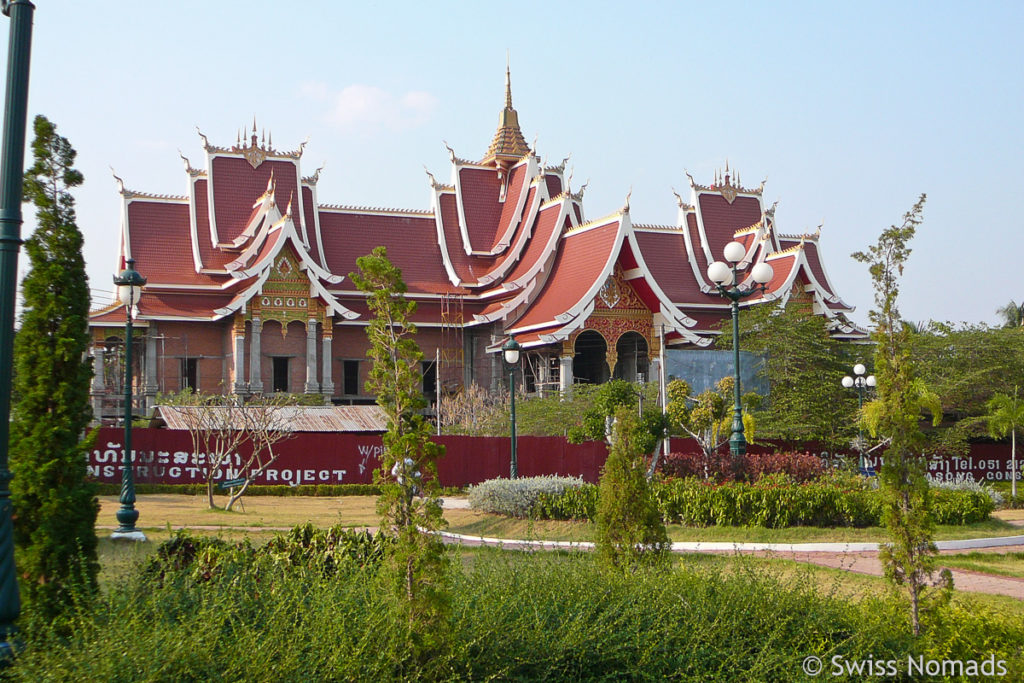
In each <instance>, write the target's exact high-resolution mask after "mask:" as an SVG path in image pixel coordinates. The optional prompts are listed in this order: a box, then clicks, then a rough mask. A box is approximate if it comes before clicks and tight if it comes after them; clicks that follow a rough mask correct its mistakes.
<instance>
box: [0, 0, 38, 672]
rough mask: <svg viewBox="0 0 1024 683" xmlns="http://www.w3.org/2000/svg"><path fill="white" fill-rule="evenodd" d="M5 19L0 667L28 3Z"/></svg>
mask: <svg viewBox="0 0 1024 683" xmlns="http://www.w3.org/2000/svg"><path fill="white" fill-rule="evenodd" d="M0 10H2V11H3V13H4V14H5V15H6V16H8V17H10V18H11V30H10V34H9V35H10V39H9V40H8V43H7V94H6V96H5V98H4V129H3V145H2V152H0V665H2V664H3V663H6V662H9V661H10V658H11V657H13V656H14V653H15V651H16V649H17V646H18V643H17V639H16V638H15V635H16V634H17V632H18V627H17V626H15V625H14V622H15V621H16V620H17V618H18V615H19V614H20V613H21V596H20V595H19V593H18V572H17V569H16V568H15V566H14V521H13V518H12V509H11V489H10V482H11V472H10V470H9V469H8V458H7V456H8V440H9V437H10V421H9V420H10V412H11V383H12V380H13V376H12V374H11V367H12V366H13V364H14V307H15V303H16V300H17V294H16V291H17V285H18V249H19V247H20V246H21V222H22V221H21V186H22V182H23V179H22V175H23V171H24V162H25V126H26V119H27V118H28V76H29V62H30V61H31V59H30V58H31V53H32V16H33V13H34V12H35V5H33V4H32V3H31V2H29V1H28V0H0Z"/></svg>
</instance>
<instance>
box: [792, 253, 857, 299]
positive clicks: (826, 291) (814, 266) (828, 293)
mask: <svg viewBox="0 0 1024 683" xmlns="http://www.w3.org/2000/svg"><path fill="white" fill-rule="evenodd" d="M804 256H806V257H807V265H808V266H810V269H811V273H812V274H813V275H814V279H816V280H817V281H818V284H820V285H821V289H822V292H821V295H822V296H823V297H824V298H826V299H828V298H829V297H833V296H836V297H837V296H838V295H837V294H836V293H835V292H834V291H832V283H831V282H829V279H828V276H826V275H825V269H824V268H823V267H822V265H821V252H820V251H819V250H818V243H817V242H815V241H812V240H808V241H806V242H804ZM825 303H826V305H827V306H828V307H829V308H831V309H833V310H839V311H852V310H853V309H852V308H851V307H850V306H847V305H845V304H843V303H842V302H841V301H837V302H829V301H826V302H825Z"/></svg>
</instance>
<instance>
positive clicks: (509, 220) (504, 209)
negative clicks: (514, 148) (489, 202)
mask: <svg viewBox="0 0 1024 683" xmlns="http://www.w3.org/2000/svg"><path fill="white" fill-rule="evenodd" d="M527 166H528V164H518V165H516V166H514V167H513V168H512V169H511V171H509V178H508V186H507V188H506V190H505V202H504V204H502V205H501V217H500V218H499V220H498V230H497V232H496V233H495V235H494V242H493V243H492V244H491V249H492V250H493V249H496V248H497V247H498V243H499V242H500V241H501V239H502V238H503V237H505V236H506V235H509V236H511V235H510V233H511V231H512V230H513V229H514V228H515V227H516V225H517V224H518V223H519V221H520V215H519V214H517V213H516V211H515V209H516V206H517V205H518V204H519V195H520V194H522V191H523V187H524V186H525V185H526V181H527V180H528V178H527V177H526V167H527ZM529 206H530V204H529V197H527V201H526V202H524V203H523V207H524V209H528V208H529ZM520 229H522V228H520Z"/></svg>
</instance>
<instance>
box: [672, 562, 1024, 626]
mask: <svg viewBox="0 0 1024 683" xmlns="http://www.w3.org/2000/svg"><path fill="white" fill-rule="evenodd" d="M971 554H972V555H975V554H982V553H971ZM994 554H995V553H991V555H994ZM1018 554H1020V553H1018ZM985 555H989V554H985ZM957 557H960V556H958V555H943V556H942V557H941V558H940V559H939V564H940V565H942V566H946V565H948V566H950V567H953V566H955V565H953V564H952V563H951V562H947V560H949V559H950V558H957ZM964 557H966V555H965V556H964ZM1017 561H1018V562H1020V560H1017ZM678 562H679V563H680V564H682V565H688V566H690V567H693V568H699V567H707V568H718V569H722V570H725V571H730V572H753V573H755V574H759V575H764V574H769V575H771V576H775V577H778V578H780V579H783V580H784V583H789V582H792V581H798V582H801V583H808V584H813V585H814V586H816V587H817V589H818V592H820V593H824V594H826V595H832V596H835V597H839V598H843V599H848V600H854V601H856V600H858V599H861V598H864V597H869V596H877V595H879V594H880V593H884V592H886V591H889V590H892V588H891V586H890V585H889V584H888V583H887V582H886V580H885V579H884V578H882V577H880V576H870V575H868V574H857V573H854V572H849V571H846V570H844V569H833V568H831V567H821V566H818V565H814V564H809V563H806V562H798V561H796V560H789V559H783V558H774V557H760V556H759V557H755V556H751V555H716V554H712V553H684V554H682V555H680V556H679V560H678ZM965 568H966V567H965ZM993 573H994V572H993ZM786 580H789V581H786ZM953 601H954V602H958V603H960V604H961V605H963V606H965V607H966V608H968V609H977V608H985V609H990V610H994V611H996V612H999V613H1002V614H1006V615H1013V616H1016V617H1024V600H1017V599H1015V598H1011V597H1008V596H1005V595H990V594H987V593H968V592H964V591H959V590H958V591H955V592H954V593H953Z"/></svg>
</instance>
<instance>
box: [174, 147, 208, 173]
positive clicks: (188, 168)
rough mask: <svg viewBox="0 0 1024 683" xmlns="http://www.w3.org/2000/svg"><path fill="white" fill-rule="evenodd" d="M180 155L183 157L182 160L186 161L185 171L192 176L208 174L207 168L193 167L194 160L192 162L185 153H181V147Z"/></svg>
mask: <svg viewBox="0 0 1024 683" xmlns="http://www.w3.org/2000/svg"><path fill="white" fill-rule="evenodd" d="M178 156H179V157H181V160H182V161H183V162H185V173H188V175H189V177H191V178H198V177H200V176H205V175H206V170H205V169H202V168H193V167H192V162H190V161H189V160H188V157H187V156H185V155H184V154H182V153H181V150H180V149H179V150H178Z"/></svg>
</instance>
